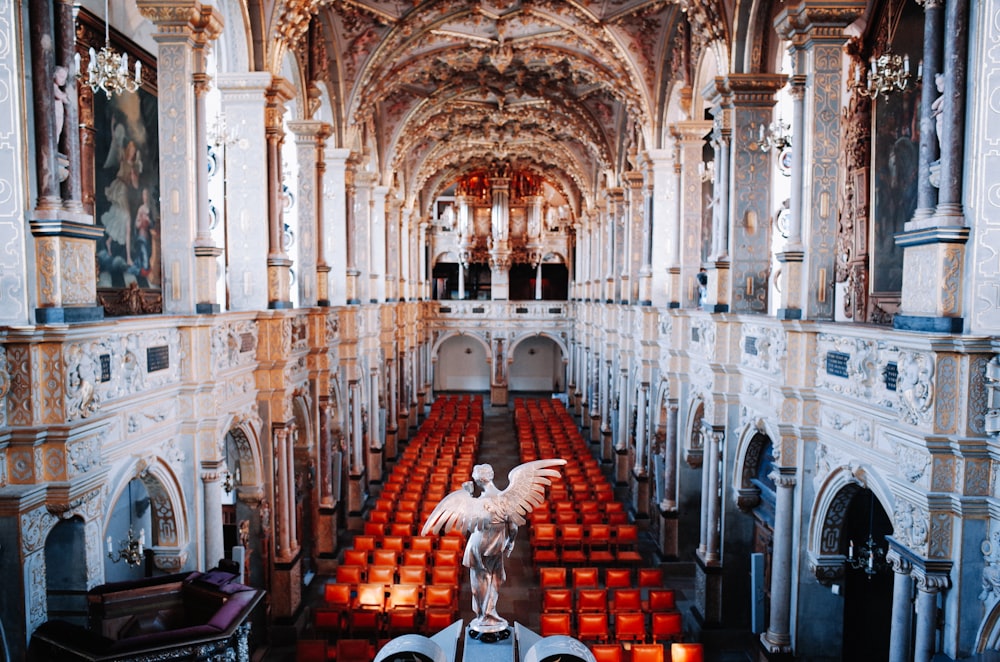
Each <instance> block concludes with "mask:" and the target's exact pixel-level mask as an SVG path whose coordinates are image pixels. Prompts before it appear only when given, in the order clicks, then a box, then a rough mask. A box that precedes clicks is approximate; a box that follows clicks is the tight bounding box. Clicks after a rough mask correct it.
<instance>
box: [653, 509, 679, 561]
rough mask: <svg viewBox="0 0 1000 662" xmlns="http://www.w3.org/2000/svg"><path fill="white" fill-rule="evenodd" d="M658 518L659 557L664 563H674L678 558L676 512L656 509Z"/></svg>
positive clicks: (674, 510)
mask: <svg viewBox="0 0 1000 662" xmlns="http://www.w3.org/2000/svg"><path fill="white" fill-rule="evenodd" d="M656 510H657V513H658V514H659V517H660V536H659V540H658V541H657V542H658V543H659V547H660V555H661V556H662V557H663V559H664V560H665V561H676V560H677V558H678V544H677V510H676V509H665V508H663V506H660V507H658V508H657V509H656Z"/></svg>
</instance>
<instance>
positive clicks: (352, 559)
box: [342, 549, 368, 565]
mask: <svg viewBox="0 0 1000 662" xmlns="http://www.w3.org/2000/svg"><path fill="white" fill-rule="evenodd" d="M367 564H368V552H366V551H365V550H363V549H345V550H344V561H343V563H342V565H367Z"/></svg>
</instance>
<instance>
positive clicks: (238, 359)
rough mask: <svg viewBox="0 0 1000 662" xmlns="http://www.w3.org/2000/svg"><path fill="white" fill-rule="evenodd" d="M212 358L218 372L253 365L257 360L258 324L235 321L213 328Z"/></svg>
mask: <svg viewBox="0 0 1000 662" xmlns="http://www.w3.org/2000/svg"><path fill="white" fill-rule="evenodd" d="M212 357H213V364H214V366H215V370H216V372H221V371H224V370H226V369H227V368H234V367H237V366H241V365H249V364H252V363H253V362H254V361H255V360H256V358H257V324H256V323H255V322H253V321H252V320H235V321H232V322H229V323H225V324H220V325H218V326H215V327H213V328H212Z"/></svg>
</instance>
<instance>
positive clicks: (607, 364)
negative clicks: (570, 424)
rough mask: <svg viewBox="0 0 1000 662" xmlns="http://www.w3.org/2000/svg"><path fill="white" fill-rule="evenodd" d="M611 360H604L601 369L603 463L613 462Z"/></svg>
mask: <svg viewBox="0 0 1000 662" xmlns="http://www.w3.org/2000/svg"><path fill="white" fill-rule="evenodd" d="M611 370H612V363H611V359H605V360H604V366H603V367H602V368H601V431H600V434H601V436H600V439H601V459H602V460H603V461H604V462H608V463H611V462H613V461H614V447H613V445H612V443H611V437H612V430H611Z"/></svg>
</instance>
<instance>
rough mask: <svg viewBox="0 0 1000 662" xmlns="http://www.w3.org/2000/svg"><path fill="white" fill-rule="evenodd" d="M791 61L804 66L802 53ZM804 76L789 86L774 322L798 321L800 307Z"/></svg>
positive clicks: (796, 52) (794, 51)
mask: <svg viewBox="0 0 1000 662" xmlns="http://www.w3.org/2000/svg"><path fill="white" fill-rule="evenodd" d="M791 51H792V57H793V58H794V61H795V62H796V63H797V65H796V69H798V70H801V69H802V68H803V67H804V66H805V65H804V61H805V56H806V53H805V51H803V50H801V49H797V48H792V49H791ZM805 93H806V75H805V74H796V75H794V76H792V78H791V81H790V83H789V95H790V96H791V98H792V175H791V179H792V182H791V184H792V187H791V192H790V196H789V203H788V206H789V214H788V238H787V239H785V245H784V246H783V247H782V249H781V252H779V253H778V254H777V255H776V256H775V257H776V258H777V260H778V263H779V264H781V272H780V275H779V276H778V310H777V315H776V316H777V317H778V319H786V320H789V319H801V318H802V307H803V305H804V298H803V295H804V292H803V290H802V276H803V268H804V260H805V246H804V245H803V243H802V207H803V197H804V193H803V190H802V184H803V182H804V181H805V167H804V166H799V167H797V166H796V164H800V163H802V162H803V159H805V154H806V149H805V142H806V141H805V133H804V131H805V127H806V120H805V104H804V103H803V100H804V98H805Z"/></svg>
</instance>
